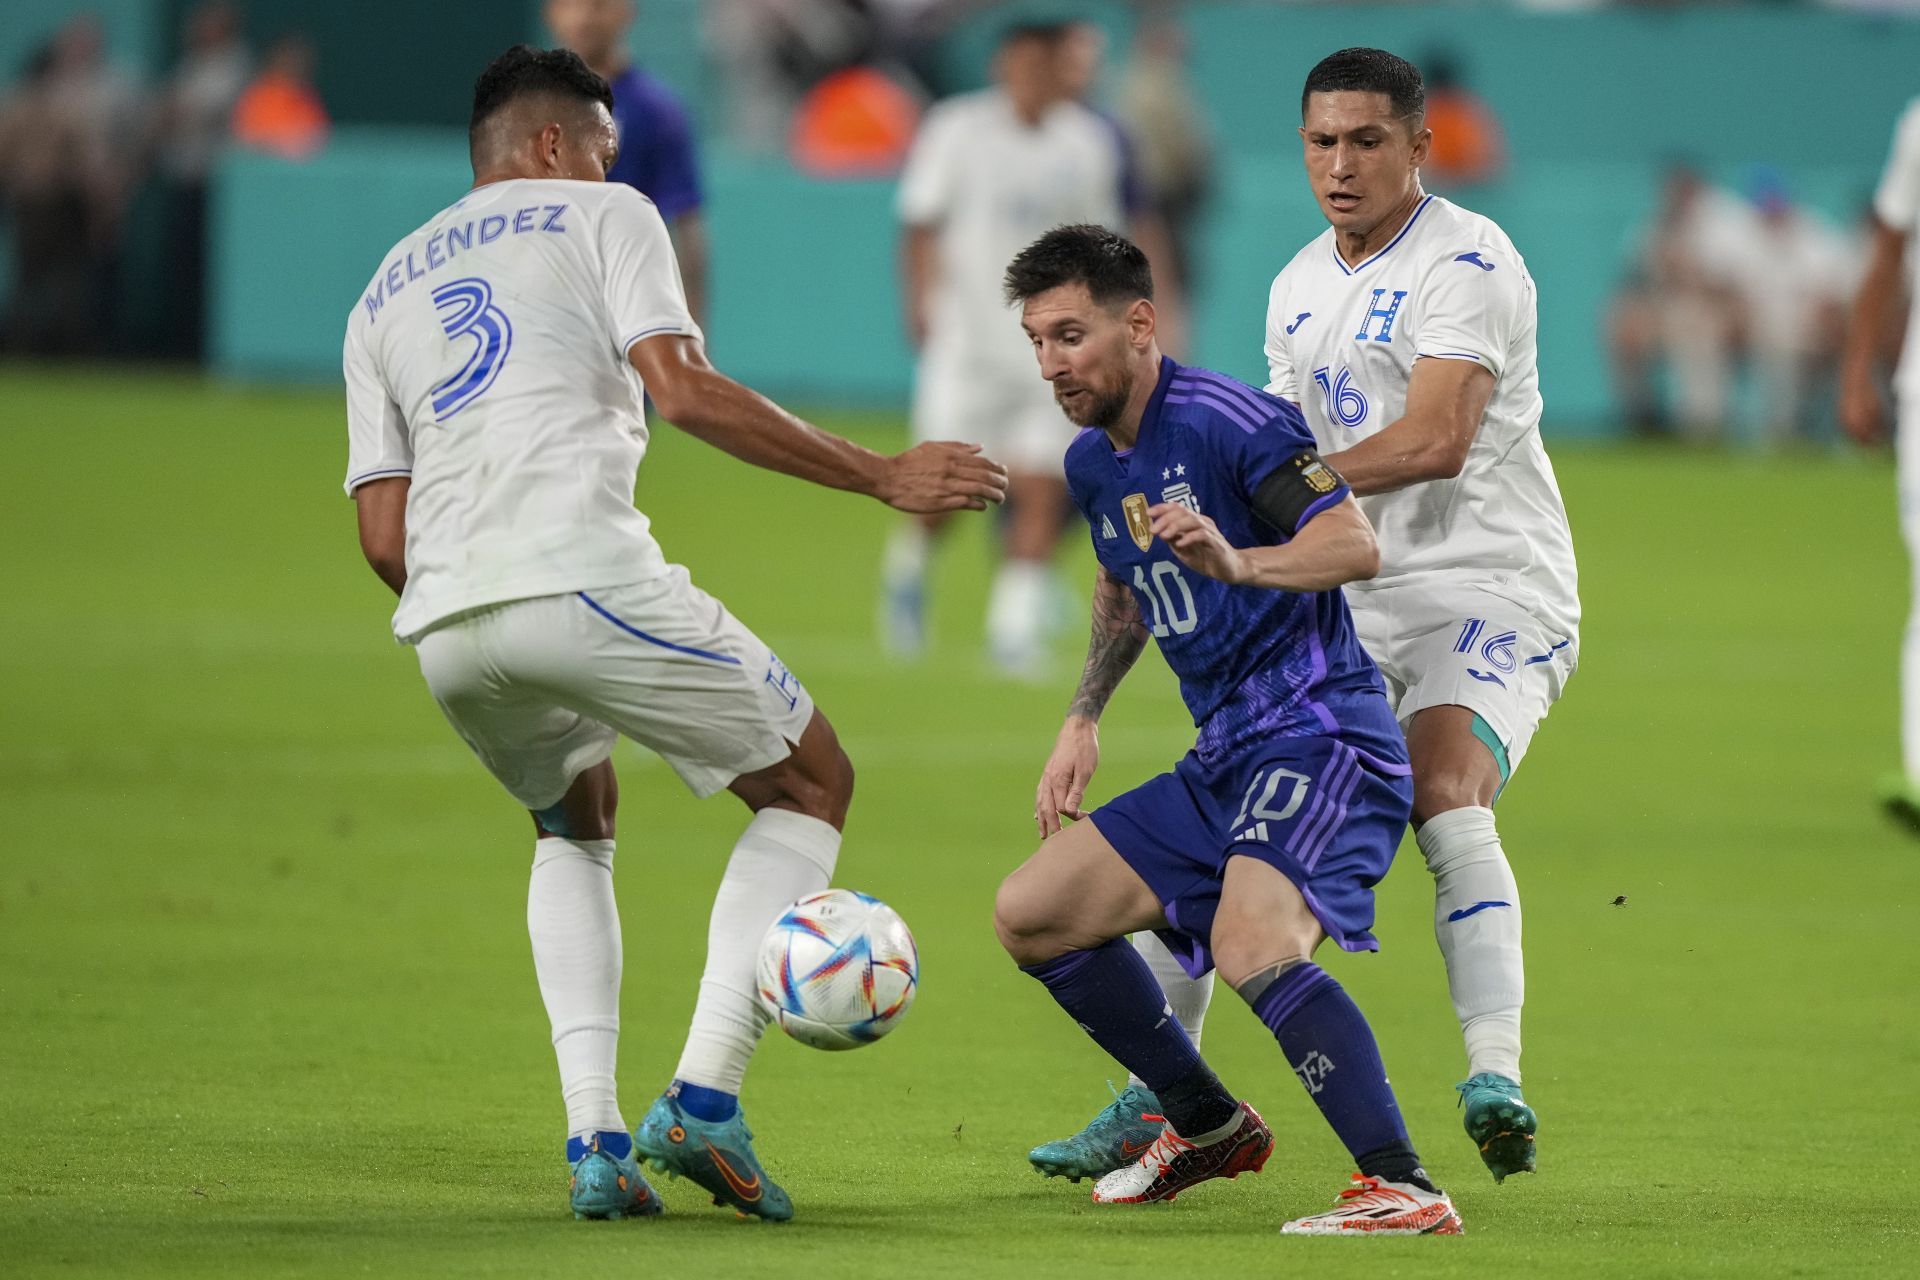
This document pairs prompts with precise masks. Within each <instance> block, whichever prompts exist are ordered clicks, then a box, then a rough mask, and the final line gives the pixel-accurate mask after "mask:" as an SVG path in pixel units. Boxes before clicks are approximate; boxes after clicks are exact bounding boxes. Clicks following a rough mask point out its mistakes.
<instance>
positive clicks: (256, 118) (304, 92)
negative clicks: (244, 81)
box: [233, 36, 332, 160]
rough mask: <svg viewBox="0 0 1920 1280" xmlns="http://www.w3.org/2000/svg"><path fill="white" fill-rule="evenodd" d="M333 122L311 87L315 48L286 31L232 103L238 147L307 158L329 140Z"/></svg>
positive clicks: (291, 157)
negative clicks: (284, 35)
mask: <svg viewBox="0 0 1920 1280" xmlns="http://www.w3.org/2000/svg"><path fill="white" fill-rule="evenodd" d="M331 127H332V121H330V120H329V119H328V118H327V108H326V104H325V103H323V102H321V101H320V93H319V91H318V90H317V89H315V88H314V87H313V49H312V47H311V46H310V45H308V44H307V42H306V41H305V40H302V39H300V38H299V37H297V36H290V37H288V38H286V39H284V40H282V41H281V42H280V43H279V44H277V45H275V46H274V49H273V52H272V53H270V54H269V55H268V58H267V65H266V67H265V68H264V69H262V70H261V72H260V74H259V75H257V76H255V77H254V79H253V82H252V83H251V84H249V85H248V86H247V87H246V88H245V89H244V90H242V91H241V94H240V98H239V101H237V102H235V103H234V104H233V138H234V141H236V142H238V143H239V144H240V145H241V146H244V147H252V148H254V149H255V150H258V151H266V152H269V153H271V154H273V155H277V156H280V157H282V158H284V159H287V160H305V159H307V158H308V157H310V156H312V155H314V154H315V153H316V152H318V151H319V150H320V148H321V147H323V146H325V145H326V143H327V131H328V129H329V128H331Z"/></svg>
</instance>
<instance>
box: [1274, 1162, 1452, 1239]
mask: <svg viewBox="0 0 1920 1280" xmlns="http://www.w3.org/2000/svg"><path fill="white" fill-rule="evenodd" d="M1280 1230H1281V1232H1282V1233H1283V1234H1285V1235H1294V1236H1344V1235H1377V1236H1458V1235H1465V1234H1466V1228H1465V1227H1463V1226H1461V1225H1460V1214H1459V1213H1458V1212H1457V1211H1456V1210H1455V1209H1454V1207H1453V1201H1452V1200H1450V1199H1448V1198H1447V1193H1446V1192H1444V1191H1438V1190H1435V1191H1429V1190H1427V1188H1425V1187H1423V1186H1421V1185H1420V1184H1418V1183H1415V1182H1388V1181H1387V1180H1386V1179H1384V1178H1369V1177H1367V1176H1365V1175H1364V1174H1358V1173H1356V1174H1354V1175H1353V1185H1352V1186H1350V1187H1348V1188H1347V1189H1346V1190H1345V1191H1342V1192H1341V1193H1340V1199H1339V1201H1338V1202H1337V1203H1336V1204H1335V1205H1334V1207H1333V1208H1331V1209H1329V1210H1327V1211H1326V1212H1325V1213H1316V1214H1314V1215H1313V1216H1311V1217H1307V1218H1295V1219H1294V1220H1293V1221H1292V1222H1289V1223H1287V1224H1286V1225H1285V1226H1284V1227H1281V1228H1280Z"/></svg>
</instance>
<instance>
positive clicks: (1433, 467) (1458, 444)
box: [1421, 435, 1473, 480]
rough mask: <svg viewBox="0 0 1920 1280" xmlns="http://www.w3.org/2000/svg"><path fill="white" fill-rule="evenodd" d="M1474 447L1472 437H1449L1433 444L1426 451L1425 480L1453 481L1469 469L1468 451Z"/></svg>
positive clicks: (1424, 460) (1423, 459)
mask: <svg viewBox="0 0 1920 1280" xmlns="http://www.w3.org/2000/svg"><path fill="white" fill-rule="evenodd" d="M1472 445H1473V437H1471V436H1465V437H1460V436H1454V435H1447V436H1443V437H1441V438H1440V439H1438V440H1436V441H1434V442H1433V444H1432V445H1431V446H1429V447H1428V449H1427V450H1426V453H1425V456H1424V457H1423V458H1422V462H1423V463H1424V464H1425V465H1424V466H1423V467H1422V468H1421V470H1422V471H1423V473H1424V474H1423V476H1422V478H1423V479H1426V480H1452V479H1454V478H1455V477H1456V476H1458V475H1459V474H1460V473H1461V472H1462V471H1464V470H1466V468H1467V450H1468V449H1469V448H1471V447H1472Z"/></svg>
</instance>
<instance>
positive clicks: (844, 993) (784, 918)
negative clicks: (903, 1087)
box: [759, 889, 920, 1049]
mask: <svg viewBox="0 0 1920 1280" xmlns="http://www.w3.org/2000/svg"><path fill="white" fill-rule="evenodd" d="M759 974H760V998H761V999H762V1000H764V1001H766V1003H767V1008H768V1009H769V1010H770V1011H771V1012H772V1013H773V1016H774V1018H775V1019H776V1020H777V1021H778V1022H779V1023H780V1028H781V1030H783V1031H785V1032H786V1033H787V1034H788V1035H790V1036H792V1037H793V1038H794V1039H795V1040H798V1041H799V1042H800V1043H801V1044H805V1045H812V1046H813V1047H814V1048H816V1049H857V1048H859V1047H860V1046H861V1045H863V1044H872V1043H873V1042H874V1041H875V1040H878V1039H879V1038H880V1037H881V1036H883V1035H885V1034H887V1032H889V1031H891V1030H893V1028H894V1026H895V1025H896V1024H898V1023H899V1021H900V1019H901V1018H903V1017H905V1016H906V1012H907V1009H908V1007H909V1006H910V1005H912V1004H913V993H914V989H915V988H916V987H917V986H918V985H919V982H920V955H919V952H918V951H916V950H915V949H914V945H913V935H912V934H911V933H909V932H908V931H907V925H906V922H905V921H904V920H902V919H901V918H900V916H899V915H898V913H896V912H895V911H894V909H893V908H892V907H890V906H888V905H887V904H886V903H884V902H882V901H880V900H879V899H878V898H870V897H868V896H867V895H866V894H864V893H855V892H854V891H853V890H851V889H828V890H826V891H825V892H823V893H815V894H810V895H809V896H807V897H804V898H802V899H800V901H798V902H796V903H794V904H793V905H792V906H790V907H788V908H787V909H786V911H785V912H783V913H782V914H781V916H780V918H779V919H778V920H775V921H774V922H773V927H772V928H770V929H768V930H767V936H766V938H765V939H764V940H763V941H762V942H761V943H760V968H759Z"/></svg>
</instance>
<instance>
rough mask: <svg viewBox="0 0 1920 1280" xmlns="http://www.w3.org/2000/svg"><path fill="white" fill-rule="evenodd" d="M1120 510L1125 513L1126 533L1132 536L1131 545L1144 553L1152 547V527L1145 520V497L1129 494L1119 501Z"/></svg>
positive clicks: (1139, 494) (1140, 494)
mask: <svg viewBox="0 0 1920 1280" xmlns="http://www.w3.org/2000/svg"><path fill="white" fill-rule="evenodd" d="M1120 509H1121V510H1122V511H1124V512H1126V513H1127V532H1128V533H1130V534H1132V535H1133V545H1134V546H1136V547H1138V548H1140V549H1141V550H1142V551H1145V550H1146V549H1147V548H1148V547H1150V546H1152V545H1153V525H1152V524H1151V523H1150V522H1149V521H1148V519H1147V495H1146V494H1144V493H1130V494H1128V495H1127V496H1126V497H1124V498H1122V499H1121V500H1120Z"/></svg>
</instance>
